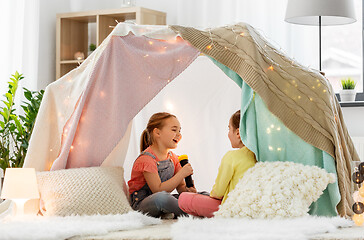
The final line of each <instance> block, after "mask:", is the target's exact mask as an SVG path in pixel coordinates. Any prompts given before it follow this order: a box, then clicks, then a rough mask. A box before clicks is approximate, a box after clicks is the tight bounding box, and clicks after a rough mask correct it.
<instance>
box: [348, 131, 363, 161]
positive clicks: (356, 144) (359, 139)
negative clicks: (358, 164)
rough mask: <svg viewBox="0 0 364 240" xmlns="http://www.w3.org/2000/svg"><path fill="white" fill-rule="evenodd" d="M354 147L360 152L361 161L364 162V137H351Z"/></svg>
mask: <svg viewBox="0 0 364 240" xmlns="http://www.w3.org/2000/svg"><path fill="white" fill-rule="evenodd" d="M351 139H352V140H353V142H354V147H355V149H356V151H357V152H358V155H359V158H360V161H364V137H351Z"/></svg>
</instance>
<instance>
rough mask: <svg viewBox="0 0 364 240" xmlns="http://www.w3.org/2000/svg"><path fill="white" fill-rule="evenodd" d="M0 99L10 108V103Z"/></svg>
mask: <svg viewBox="0 0 364 240" xmlns="http://www.w3.org/2000/svg"><path fill="white" fill-rule="evenodd" d="M1 101H2V102H3V103H4V104H5V105H6V107H7V108H11V106H10V103H8V102H6V101H4V100H1Z"/></svg>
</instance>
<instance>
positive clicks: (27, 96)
mask: <svg viewBox="0 0 364 240" xmlns="http://www.w3.org/2000/svg"><path fill="white" fill-rule="evenodd" d="M24 96H25V98H26V99H28V100H29V101H31V100H32V97H33V96H32V93H31V92H30V91H25V92H24Z"/></svg>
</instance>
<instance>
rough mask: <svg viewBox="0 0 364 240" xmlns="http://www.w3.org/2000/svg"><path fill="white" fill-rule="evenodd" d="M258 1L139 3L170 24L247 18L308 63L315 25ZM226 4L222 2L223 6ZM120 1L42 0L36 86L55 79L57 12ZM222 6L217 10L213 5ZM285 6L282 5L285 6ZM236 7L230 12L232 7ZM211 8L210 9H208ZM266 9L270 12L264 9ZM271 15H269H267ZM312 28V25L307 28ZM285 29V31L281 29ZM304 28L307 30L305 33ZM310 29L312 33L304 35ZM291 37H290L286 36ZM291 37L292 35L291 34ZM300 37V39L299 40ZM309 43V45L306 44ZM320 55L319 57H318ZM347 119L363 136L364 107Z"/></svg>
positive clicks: (111, 5) (348, 114)
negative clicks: (290, 19)
mask: <svg viewBox="0 0 364 240" xmlns="http://www.w3.org/2000/svg"><path fill="white" fill-rule="evenodd" d="M286 1H287V0H280V1H267V0H259V1H257V2H256V3H254V4H256V5H254V6H250V7H248V6H249V4H250V5H251V2H250V3H249V4H248V2H249V1H248V0H241V1H233V0H224V1H219V0H209V1H207V0H199V1H196V0H169V1H167V0H137V1H136V4H137V5H138V6H142V7H146V8H151V9H155V10H160V11H164V12H167V23H168V24H181V25H193V26H196V27H212V26H217V25H225V24H230V23H234V22H239V21H245V22H248V23H249V24H251V25H253V26H254V27H257V28H259V29H261V30H263V31H264V33H265V35H266V36H268V38H269V39H270V40H272V41H274V42H277V43H278V44H279V45H280V46H281V47H282V48H283V49H286V52H287V53H288V55H290V56H294V57H295V58H296V59H298V60H299V61H300V62H302V63H304V64H305V65H310V64H309V62H310V61H311V59H308V58H307V56H306V55H300V54H302V53H301V52H302V51H298V50H299V49H302V48H303V49H310V51H311V50H312V49H316V47H317V46H315V45H313V46H311V45H307V42H308V36H310V37H311V38H316V37H317V36H316V35H315V33H316V32H317V31H316V29H315V28H310V29H309V30H307V27H305V26H296V25H295V27H294V28H292V26H291V25H289V24H287V23H285V22H284V20H283V19H284V13H285V7H284V6H285V2H286ZM222 3H224V4H223V5H221V4H222ZM120 4H121V0H103V1H99V0H87V1H86V0H52V1H46V0H40V36H39V39H40V40H39V58H38V59H39V60H38V61H39V65H38V66H39V67H38V80H37V88H38V89H43V88H45V86H47V85H48V84H49V83H51V82H52V81H54V80H55V54H56V53H55V48H56V46H55V43H56V39H55V37H56V34H55V28H56V13H63V12H69V11H86V10H93V9H107V8H119V6H120ZM219 5H221V6H222V7H221V8H219V9H216V8H215V9H214V8H213V6H219ZM282 6H283V7H282ZM232 8H233V9H234V11H232V12H230V11H229V9H232ZM206 9H208V10H209V11H205V10H206ZM263 9H266V10H267V11H263ZM267 15H268V18H265V16H267ZM308 28H309V27H308ZM280 29H283V31H279V30H280ZM304 31H305V32H304ZM307 32H309V33H310V34H305V33H307ZM287 36H288V37H287ZM289 36H292V37H289ZM297 36H298V39H299V40H297ZM305 44H306V45H305ZM314 57H315V56H314ZM316 57H317V56H316ZM343 112H344V118H345V121H346V123H347V127H348V129H349V133H350V134H351V135H352V136H364V127H363V124H362V120H363V119H364V108H363V107H358V108H343Z"/></svg>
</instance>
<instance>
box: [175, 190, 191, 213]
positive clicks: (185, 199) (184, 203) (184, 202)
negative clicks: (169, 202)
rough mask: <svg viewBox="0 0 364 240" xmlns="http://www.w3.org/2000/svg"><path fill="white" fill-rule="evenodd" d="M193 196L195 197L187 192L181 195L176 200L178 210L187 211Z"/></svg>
mask: <svg viewBox="0 0 364 240" xmlns="http://www.w3.org/2000/svg"><path fill="white" fill-rule="evenodd" d="M194 195H195V194H194V193H189V192H183V193H181V194H180V195H179V198H178V206H179V208H180V209H182V210H183V211H186V210H187V209H189V207H190V205H191V201H192V198H193V196H194Z"/></svg>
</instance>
